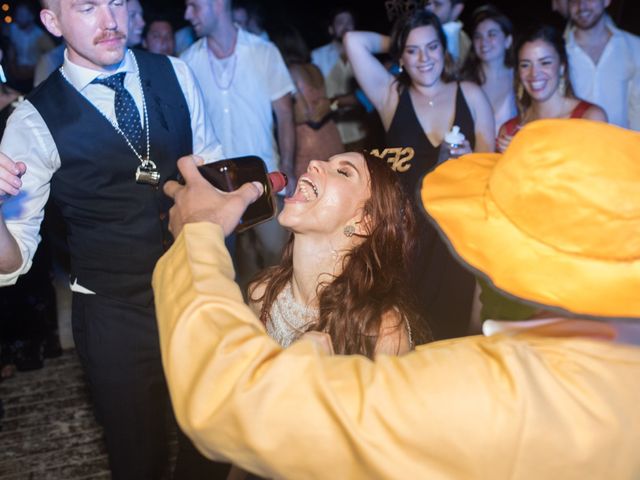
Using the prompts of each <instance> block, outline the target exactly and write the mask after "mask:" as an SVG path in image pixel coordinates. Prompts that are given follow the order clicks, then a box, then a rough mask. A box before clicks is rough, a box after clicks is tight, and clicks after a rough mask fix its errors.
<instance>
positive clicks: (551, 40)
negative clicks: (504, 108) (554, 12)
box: [496, 25, 607, 152]
mask: <svg viewBox="0 0 640 480" xmlns="http://www.w3.org/2000/svg"><path fill="white" fill-rule="evenodd" d="M516 53H517V56H518V66H517V74H516V76H515V90H516V98H517V106H518V115H517V116H515V117H513V118H512V119H510V120H508V121H507V122H505V123H504V124H503V125H502V127H500V132H499V134H498V139H497V140H496V146H497V148H498V150H499V151H501V152H503V151H504V150H505V149H506V148H507V146H508V145H509V143H511V139H512V138H513V136H514V135H515V134H516V133H517V132H518V130H520V128H521V127H522V126H523V125H525V124H527V123H529V122H533V121H534V120H539V119H541V118H587V119H590V120H598V121H601V122H606V121H607V114H606V113H605V112H604V110H603V109H602V108H600V107H599V106H597V105H594V104H592V103H589V102H587V101H585V100H582V99H580V98H577V97H576V96H575V94H574V92H573V87H572V86H571V80H570V78H569V63H568V60H567V52H566V50H565V45H564V39H563V38H562V34H561V33H560V31H559V30H557V29H556V28H554V27H552V26H550V25H534V26H532V27H530V28H529V29H528V30H526V31H525V32H523V34H522V35H521V36H519V37H518V42H517V45H516Z"/></svg>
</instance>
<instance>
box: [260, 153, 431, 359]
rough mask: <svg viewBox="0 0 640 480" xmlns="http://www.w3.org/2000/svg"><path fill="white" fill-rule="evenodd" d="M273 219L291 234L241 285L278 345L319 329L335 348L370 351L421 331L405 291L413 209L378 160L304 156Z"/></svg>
mask: <svg viewBox="0 0 640 480" xmlns="http://www.w3.org/2000/svg"><path fill="white" fill-rule="evenodd" d="M278 220H279V221H280V223H281V224H282V225H283V226H285V227H287V228H288V229H289V230H291V232H292V236H291V238H290V240H289V243H288V244H287V246H286V248H285V251H284V254H283V259H282V262H281V263H280V265H278V266H275V267H272V268H269V269H267V270H265V271H263V272H262V273H260V274H259V275H258V277H257V278H256V280H255V281H254V282H253V283H252V285H251V286H250V288H249V292H250V298H251V300H252V302H253V303H252V306H253V308H254V310H256V313H257V314H258V315H260V318H261V319H262V321H263V322H264V323H265V325H266V327H267V331H268V332H269V333H270V334H271V336H272V337H274V338H275V339H276V340H277V341H278V342H279V343H280V344H282V345H283V346H289V345H290V344H291V343H292V342H293V341H295V340H296V339H298V338H299V337H301V336H303V335H305V334H306V335H308V334H309V332H321V333H322V334H324V335H325V339H327V338H328V339H329V342H326V343H324V344H323V343H321V345H329V344H330V345H331V347H332V350H333V351H335V352H336V353H339V354H356V353H358V354H362V355H366V356H368V357H373V356H374V355H376V354H380V353H385V354H401V353H405V352H407V351H409V350H410V349H411V348H412V347H413V345H414V344H415V343H422V342H423V341H424V340H425V339H426V335H425V334H424V333H423V330H422V329H423V327H422V326H421V324H422V322H421V321H418V318H417V315H416V313H415V312H414V310H413V308H412V301H411V299H410V298H409V296H408V294H407V289H406V283H407V281H408V279H407V263H408V252H409V250H410V244H411V240H412V238H413V234H412V232H413V227H414V220H413V215H412V210H411V208H410V207H409V203H408V201H407V199H406V197H405V196H404V194H403V192H402V188H401V186H400V184H399V182H398V181H397V178H396V177H395V174H394V173H393V171H392V170H391V169H390V168H389V167H388V166H387V165H386V163H385V162H383V161H382V160H380V159H378V158H376V157H373V156H371V155H369V154H360V153H353V152H352V153H344V154H340V155H336V156H334V157H331V158H330V159H329V160H328V161H319V160H313V161H311V162H310V164H309V168H308V170H307V172H306V173H305V174H304V175H302V176H301V177H300V179H299V180H298V185H297V188H296V191H295V193H294V194H293V196H292V197H290V198H288V199H287V200H286V203H285V207H284V209H283V211H282V213H281V214H280V216H279V217H278ZM311 338H314V339H317V338H318V336H317V335H314V336H312V337H311ZM320 338H321V342H322V337H320Z"/></svg>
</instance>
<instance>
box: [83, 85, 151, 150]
mask: <svg viewBox="0 0 640 480" xmlns="http://www.w3.org/2000/svg"><path fill="white" fill-rule="evenodd" d="M125 74H126V72H120V73H116V74H115V75H111V76H109V77H105V78H96V79H95V80H94V81H93V82H91V83H97V84H100V85H105V86H107V87H109V88H110V89H112V90H114V91H115V92H116V96H115V99H114V104H115V110H116V120H117V121H118V127H120V130H122V133H124V135H125V136H126V137H127V140H129V142H130V143H131V145H133V148H135V150H136V152H138V153H139V154H140V155H141V156H145V155H146V145H144V143H143V142H145V140H146V139H145V138H144V135H143V132H142V124H141V122H140V113H139V112H138V107H136V102H135V101H134V100H133V97H132V96H131V94H130V93H129V91H128V90H127V89H126V88H125V87H124V76H125Z"/></svg>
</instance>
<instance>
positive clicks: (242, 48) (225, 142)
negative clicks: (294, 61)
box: [180, 29, 295, 171]
mask: <svg viewBox="0 0 640 480" xmlns="http://www.w3.org/2000/svg"><path fill="white" fill-rule="evenodd" d="M180 58H182V59H183V60H184V61H185V62H186V63H187V64H188V65H189V66H190V67H191V70H193V73H194V76H195V77H196V79H197V81H198V82H199V84H200V88H201V89H202V92H203V94H204V101H205V104H206V106H207V113H208V114H209V116H210V118H211V119H212V121H213V124H214V125H215V128H216V133H217V134H218V138H219V139H220V141H221V143H222V148H223V149H224V152H225V155H226V156H227V157H229V158H231V157H239V156H244V155H257V156H259V157H260V158H262V159H263V160H264V161H265V163H266V164H267V169H268V170H269V171H271V170H277V169H278V162H279V155H278V149H277V145H276V141H275V137H274V132H273V111H272V106H271V102H273V101H275V100H278V99H279V98H281V97H283V96H285V95H287V94H288V93H293V92H294V91H295V87H294V85H293V81H292V80H291V76H290V75H289V71H288V70H287V66H286V65H285V63H284V60H283V59H282V56H281V55H280V52H279V51H278V49H277V48H276V47H275V45H273V44H272V43H270V42H266V41H264V40H262V39H261V38H260V37H257V36H256V35H253V34H251V33H249V32H246V31H245V30H242V29H238V38H237V41H236V47H235V50H234V52H233V53H232V54H231V55H230V56H229V57H227V58H224V59H218V58H217V57H216V56H215V55H214V54H213V53H212V52H211V50H210V49H209V48H208V46H207V38H206V37H203V38H201V39H200V40H198V41H197V42H196V43H194V44H193V45H192V46H191V47H189V48H188V49H187V50H186V51H185V52H184V53H183V54H182V55H180Z"/></svg>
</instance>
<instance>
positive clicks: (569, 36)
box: [564, 13, 622, 45]
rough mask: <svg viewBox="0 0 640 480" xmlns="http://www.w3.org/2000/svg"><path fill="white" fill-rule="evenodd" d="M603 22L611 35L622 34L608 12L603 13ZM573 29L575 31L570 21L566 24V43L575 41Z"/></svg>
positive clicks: (617, 35)
mask: <svg viewBox="0 0 640 480" xmlns="http://www.w3.org/2000/svg"><path fill="white" fill-rule="evenodd" d="M604 24H605V26H606V27H607V30H609V32H611V37H619V36H620V35H622V30H620V29H619V28H618V27H617V26H616V22H614V21H613V18H611V17H610V16H609V14H608V13H605V15H604ZM575 31H576V26H575V25H573V24H571V23H569V24H567V28H566V31H565V33H564V36H565V41H566V42H567V43H569V44H572V45H573V44H574V43H575V36H574V34H575Z"/></svg>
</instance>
